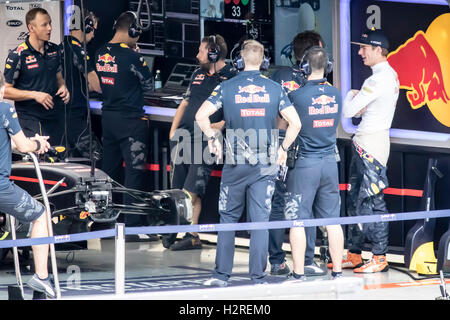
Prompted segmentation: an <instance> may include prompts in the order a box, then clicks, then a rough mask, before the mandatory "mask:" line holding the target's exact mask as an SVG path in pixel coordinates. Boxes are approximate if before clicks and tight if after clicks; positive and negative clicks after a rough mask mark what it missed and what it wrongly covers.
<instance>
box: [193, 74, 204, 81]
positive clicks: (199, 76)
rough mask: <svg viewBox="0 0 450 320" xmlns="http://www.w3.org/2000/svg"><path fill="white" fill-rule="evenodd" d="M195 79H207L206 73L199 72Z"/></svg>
mask: <svg viewBox="0 0 450 320" xmlns="http://www.w3.org/2000/svg"><path fill="white" fill-rule="evenodd" d="M194 80H200V81H201V80H205V75H204V74H202V73H201V74H198V75H197V76H196V77H195V79H194Z"/></svg>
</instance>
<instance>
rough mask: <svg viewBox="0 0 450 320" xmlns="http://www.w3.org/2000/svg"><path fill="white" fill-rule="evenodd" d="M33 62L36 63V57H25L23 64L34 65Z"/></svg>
mask: <svg viewBox="0 0 450 320" xmlns="http://www.w3.org/2000/svg"><path fill="white" fill-rule="evenodd" d="M35 62H37V60H36V57H35V56H33V55H31V56H27V57H26V58H25V63H26V64H30V63H35Z"/></svg>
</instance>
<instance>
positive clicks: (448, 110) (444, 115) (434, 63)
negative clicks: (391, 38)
mask: <svg viewBox="0 0 450 320" xmlns="http://www.w3.org/2000/svg"><path fill="white" fill-rule="evenodd" d="M388 61H389V64H390V65H391V66H392V68H394V70H395V71H396V72H397V74H398V79H399V82H400V88H401V89H405V90H407V92H406V98H407V99H408V102H409V105H410V106H411V108H412V109H413V110H415V109H419V108H421V107H424V106H428V108H429V109H430V112H431V113H432V114H433V116H434V117H435V118H436V120H437V121H439V122H440V123H441V124H443V125H444V126H446V127H450V13H445V14H442V15H440V16H438V17H437V18H436V19H434V21H433V22H432V23H431V24H430V25H429V26H428V28H427V30H426V31H425V32H424V31H422V30H419V31H417V32H416V33H415V35H414V36H413V37H412V38H410V39H408V40H406V41H405V43H404V44H402V45H400V46H399V47H398V48H397V49H396V50H395V51H393V52H391V53H390V54H389V56H388Z"/></svg>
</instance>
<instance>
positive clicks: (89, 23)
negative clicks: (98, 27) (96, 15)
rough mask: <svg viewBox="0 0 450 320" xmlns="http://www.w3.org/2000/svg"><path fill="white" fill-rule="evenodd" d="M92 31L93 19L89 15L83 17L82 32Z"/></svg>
mask: <svg viewBox="0 0 450 320" xmlns="http://www.w3.org/2000/svg"><path fill="white" fill-rule="evenodd" d="M92 31H94V21H93V20H92V19H91V18H90V17H86V19H84V32H85V33H91V32H92Z"/></svg>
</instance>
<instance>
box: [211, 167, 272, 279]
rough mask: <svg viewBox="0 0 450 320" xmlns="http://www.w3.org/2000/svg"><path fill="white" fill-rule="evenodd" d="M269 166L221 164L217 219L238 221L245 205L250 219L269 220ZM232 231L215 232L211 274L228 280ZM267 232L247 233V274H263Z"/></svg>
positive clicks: (233, 247)
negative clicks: (214, 263) (214, 261)
mask: <svg viewBox="0 0 450 320" xmlns="http://www.w3.org/2000/svg"><path fill="white" fill-rule="evenodd" d="M267 168H268V166H263V165H255V166H252V165H249V164H238V165H236V166H232V165H224V167H223V170H222V180H221V183H220V195H219V214H220V223H237V222H238V221H239V219H240V218H241V216H242V212H243V210H244V207H245V206H247V214H248V215H249V217H250V221H251V222H268V221H269V215H270V210H271V206H272V196H273V192H274V190H275V174H276V173H273V174H268V170H267ZM234 240H235V231H221V232H219V233H218V239H217V251H216V267H215V269H214V273H213V277H215V278H218V279H221V280H225V281H227V280H228V279H229V278H230V276H231V273H232V269H233V263H234V249H235V244H234V243H235V241H234ZM268 240H269V232H268V230H267V229H264V230H252V231H251V233H250V253H249V254H250V257H249V274H250V278H251V279H252V280H259V279H262V278H264V277H265V276H266V273H265V270H266V267H267V255H268V250H267V248H268Z"/></svg>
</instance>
